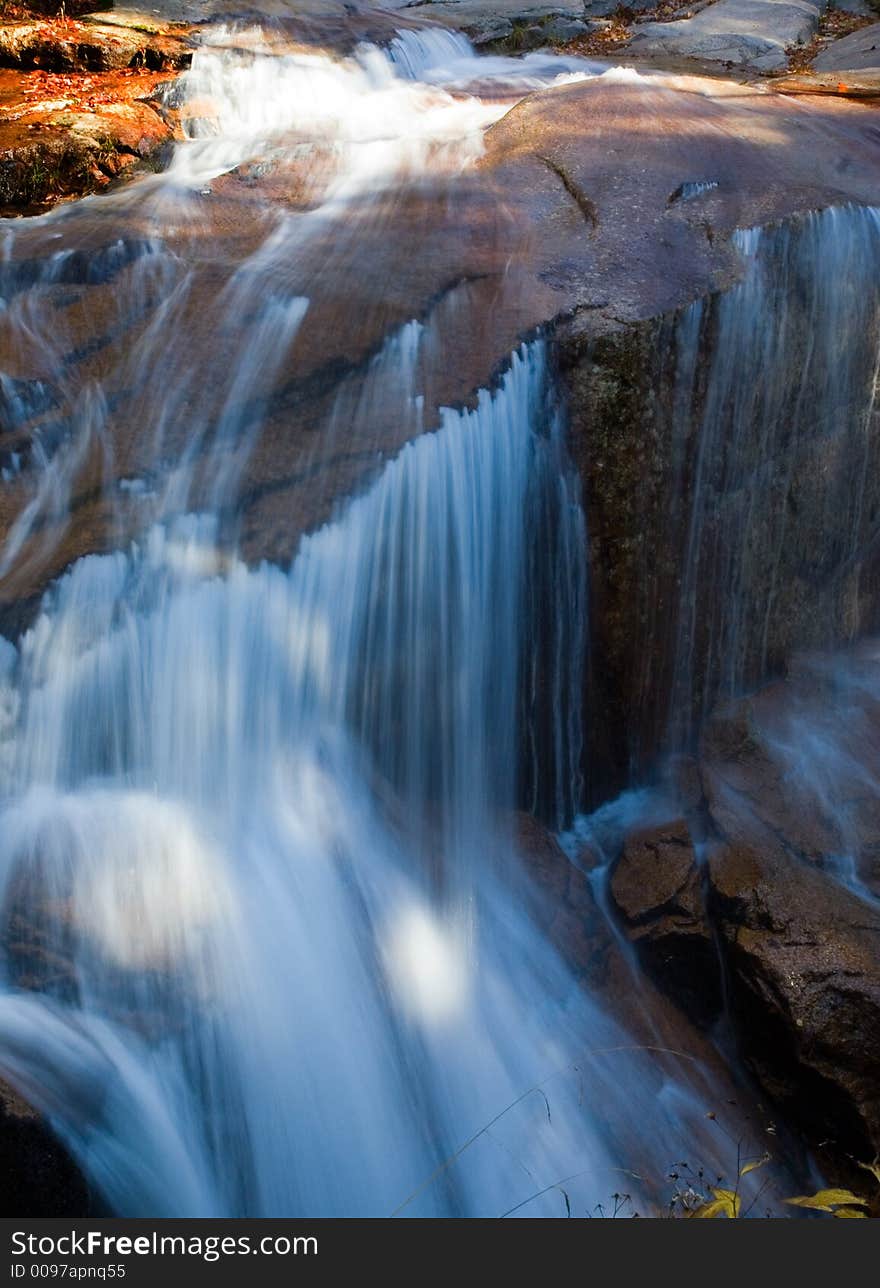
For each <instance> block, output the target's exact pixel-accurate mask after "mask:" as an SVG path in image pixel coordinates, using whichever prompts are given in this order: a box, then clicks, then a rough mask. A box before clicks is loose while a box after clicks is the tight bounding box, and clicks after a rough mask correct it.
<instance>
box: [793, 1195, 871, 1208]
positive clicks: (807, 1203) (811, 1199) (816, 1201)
mask: <svg viewBox="0 0 880 1288" xmlns="http://www.w3.org/2000/svg"><path fill="white" fill-rule="evenodd" d="M785 1202H786V1203H790V1204H791V1205H792V1207H802V1208H813V1209H814V1210H815V1211H816V1212H833V1211H834V1209H835V1208H836V1207H840V1206H841V1205H846V1204H856V1206H861V1207H866V1206H867V1203H868V1200H867V1199H862V1198H859V1196H858V1194H853V1192H852V1191H851V1190H819V1191H818V1193H816V1194H811V1195H806V1194H802V1195H801V1196H800V1197H799V1198H796V1199H786V1200H785Z"/></svg>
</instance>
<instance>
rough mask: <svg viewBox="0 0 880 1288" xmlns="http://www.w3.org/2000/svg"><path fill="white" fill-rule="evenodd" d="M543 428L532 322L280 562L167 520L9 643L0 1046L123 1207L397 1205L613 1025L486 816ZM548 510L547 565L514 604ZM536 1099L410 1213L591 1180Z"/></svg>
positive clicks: (573, 1119)
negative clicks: (286, 563) (453, 407)
mask: <svg viewBox="0 0 880 1288" xmlns="http://www.w3.org/2000/svg"><path fill="white" fill-rule="evenodd" d="M558 433H559V426H558V422H557V421H556V419H555V418H554V417H553V416H552V415H551V416H550V417H549V418H548V416H547V405H546V375H545V370H544V362H543V353H542V349H541V346H540V345H536V346H533V347H532V348H530V349H527V350H523V351H522V352H520V353H518V354H515V355H514V356H513V359H512V364H511V368H510V371H509V372H508V374H507V376H506V377H505V378H504V380H503V381H502V383H501V385H500V387H499V389H498V390H497V392H495V393H494V394H489V393H483V394H481V395H480V398H479V401H478V405H477V407H476V408H475V410H474V411H471V412H467V411H465V412H460V413H458V412H446V413H444V420H443V424H442V426H441V428H440V429H439V430H438V432H436V433H434V434H428V435H424V436H423V437H421V438H420V439H418V440H417V441H415V442H413V443H412V444H410V445H409V446H407V447H406V448H405V449H404V450H403V452H402V453H401V454H400V456H399V457H398V458H397V459H395V460H394V461H392V462H391V463H389V465H388V466H387V467H386V469H385V470H384V472H383V473H382V475H381V476H380V478H379V479H378V480H377V481H376V483H375V484H374V485H373V486H372V487H371V488H370V490H369V491H368V492H366V493H365V494H364V495H363V496H361V497H359V498H357V499H355V500H354V501H352V502H351V503H350V504H349V505H348V506H347V507H346V508H345V510H344V512H343V513H342V514H341V515H340V516H339V518H338V519H337V520H336V521H335V522H333V523H331V524H330V525H328V526H327V527H325V528H323V529H322V530H320V531H319V532H316V533H314V534H313V535H312V536H310V537H308V538H306V539H305V540H304V541H303V543H302V545H301V548H300V550H299V553H298V555H297V556H296V558H295V560H294V562H293V564H292V566H291V568H290V570H289V571H288V572H285V571H283V570H282V569H279V568H275V567H270V566H268V565H264V566H261V567H259V568H248V567H246V566H245V565H244V564H242V563H241V562H240V561H239V560H237V559H236V558H230V557H228V556H225V555H224V554H223V553H222V551H221V550H220V549H218V547H217V546H216V544H215V540H214V538H215V535H216V525H215V523H214V521H213V520H212V519H210V518H209V517H207V516H189V517H186V518H182V519H180V520H177V521H175V522H173V523H169V524H167V525H165V526H162V527H156V528H153V529H152V530H151V531H149V532H148V533H147V534H146V535H145V537H144V539H143V540H142V541H141V542H140V543H139V544H138V545H136V546H135V547H133V548H132V549H131V550H130V551H129V552H127V553H125V552H118V553H116V554H111V555H106V556H93V557H90V558H86V559H83V560H81V561H80V562H79V563H77V564H76V565H75V566H74V567H73V568H72V569H71V570H70V572H69V573H68V574H67V575H66V576H65V577H64V578H63V579H62V580H61V581H60V582H59V583H58V585H57V586H56V587H55V588H54V589H53V590H52V591H51V592H50V593H49V595H48V596H47V598H46V601H45V602H44V605H43V608H42V611H41V613H40V616H39V618H38V619H37V621H36V622H35V624H34V626H33V627H32V629H31V630H30V631H29V632H28V633H27V634H26V635H25V637H24V638H23V640H22V641H21V645H20V648H19V650H18V652H17V654H16V653H14V652H13V651H12V650H11V649H10V650H9V651H8V652H7V653H4V656H3V678H4V689H3V712H4V726H3V760H2V764H3V777H4V782H3V792H2V794H3V798H4V799H5V800H6V801H7V805H6V807H5V809H4V812H3V820H2V828H0V835H2V843H0V847H2V848H0V870H2V873H3V899H2V903H3V907H4V909H5V913H6V917H7V919H8V922H9V926H10V927H11V929H10V930H9V931H8V937H9V938H10V939H11V942H10V944H9V953H8V960H7V967H6V981H5V983H6V987H5V991H4V995H3V997H2V999H0V1031H2V1034H3V1052H4V1053H3V1056H2V1058H0V1064H2V1067H3V1071H4V1073H5V1074H6V1075H8V1076H12V1077H13V1078H14V1080H15V1081H16V1082H17V1084H18V1085H19V1086H21V1087H22V1088H23V1090H24V1091H25V1093H26V1094H27V1095H28V1097H29V1098H30V1099H31V1100H32V1101H33V1103H34V1104H36V1105H38V1106H39V1107H40V1108H42V1109H44V1110H45V1111H46V1112H47V1113H48V1114H50V1116H51V1117H52V1119H53V1121H54V1123H55V1124H56V1126H57V1128H58V1130H59V1131H60V1132H61V1134H62V1136H63V1137H64V1138H65V1139H66V1140H67V1141H68V1142H69V1144H70V1145H71V1147H72V1148H73V1149H74V1151H75V1153H76V1155H77V1157H78V1158H79V1159H80V1161H81V1163H82V1165H83V1166H84V1168H85V1169H86V1171H87V1174H88V1175H89V1176H90V1178H91V1179H92V1181H93V1183H94V1184H95V1185H96V1186H97V1187H98V1189H99V1191H100V1193H101V1194H102V1196H103V1198H104V1200H105V1201H106V1202H107V1203H108V1204H109V1205H110V1206H111V1208H112V1209H113V1210H116V1211H120V1212H126V1213H138V1214H139V1213H149V1214H152V1215H156V1214H159V1213H167V1214H175V1215H181V1214H189V1215H193V1214H198V1215H209V1214H228V1213H234V1214H241V1213H250V1214H255V1215H265V1214H276V1215H277V1214H289V1213H296V1212H307V1213H309V1214H328V1213H344V1214H348V1215H354V1214H358V1213H371V1214H374V1215H382V1214H388V1213H390V1212H391V1211H393V1210H394V1209H395V1207H397V1206H398V1205H400V1204H401V1203H402V1202H404V1201H405V1199H406V1197H407V1195H408V1194H410V1193H411V1192H413V1191H415V1190H417V1189H418V1187H419V1185H420V1184H421V1183H422V1182H423V1181H425V1179H426V1178H428V1177H430V1176H431V1174H432V1172H433V1171H434V1169H435V1168H436V1167H437V1166H438V1164H439V1163H441V1162H442V1161H443V1159H444V1158H446V1157H447V1156H448V1155H450V1154H452V1153H453V1152H454V1151H455V1150H456V1149H457V1148H458V1146H460V1145H461V1143H462V1141H464V1140H465V1139H467V1137H468V1136H469V1135H471V1134H472V1133H473V1131H474V1130H475V1129H477V1128H479V1127H480V1126H481V1125H482V1124H483V1123H484V1122H487V1121H489V1119H491V1118H492V1117H493V1116H494V1115H495V1114H496V1113H498V1112H499V1110H500V1109H503V1108H504V1107H505V1106H506V1105H508V1104H510V1103H511V1102H513V1101H515V1100H516V1099H517V1097H518V1096H519V1095H520V1094H521V1093H522V1092H523V1090H524V1089H526V1088H528V1087H529V1086H530V1085H531V1084H532V1083H535V1082H537V1081H540V1080H541V1079H542V1078H545V1077H546V1076H547V1075H548V1074H550V1073H552V1072H553V1071H554V1070H556V1069H557V1068H558V1067H559V1066H562V1067H563V1068H567V1072H568V1073H570V1067H569V1066H570V1065H571V1064H572V1063H573V1062H574V1061H575V1060H576V1059H577V1058H578V1057H579V1055H580V1054H581V1052H582V1050H583V1046H584V1042H585V1039H586V1038H587V1035H589V1038H590V1040H591V1041H593V1042H595V1044H596V1045H598V1046H617V1045H620V1039H619V1035H617V1036H615V1034H614V1031H613V1026H612V1025H611V1024H610V1023H609V1022H607V1021H605V1020H603V1019H602V1018H601V1017H600V1016H599V1015H598V1013H597V1012H596V1011H595V1009H594V1008H593V1007H592V1005H591V1004H590V1003H589V1002H588V1001H587V999H586V998H585V997H580V998H579V997H578V996H577V995H576V992H575V991H574V986H573V984H571V983H566V973H565V971H564V969H563V967H562V966H561V964H560V963H559V962H558V961H557V960H556V958H555V955H554V953H553V952H552V951H551V950H550V948H549V946H548V945H546V944H543V943H542V941H541V939H540V937H539V936H538V935H537V933H536V931H535V929H534V926H533V925H532V923H531V922H530V919H529V914H528V911H527V905H526V904H524V903H522V902H521V896H520V895H519V894H518V893H517V892H518V891H521V875H520V873H519V860H518V857H517V855H516V852H515V845H514V843H513V841H512V837H511V833H510V831H509V826H508V825H506V824H505V813H504V811H505V810H509V809H510V808H511V807H512V805H513V803H514V798H515V790H516V788H515V779H516V772H517V766H516V746H517V737H518V735H517V715H518V711H519V710H520V709H521V708H520V703H519V701H518V697H517V694H518V690H519V688H520V685H521V681H522V671H523V669H524V666H523V662H524V660H523V659H521V656H520V653H521V646H522V642H523V641H524V640H528V639H530V638H534V635H535V633H536V631H537V630H538V626H539V624H538V623H534V624H533V625H531V626H530V625H529V619H530V617H531V615H532V614H533V613H534V612H535V611H536V609H537V608H538V606H539V604H540V605H541V607H542V609H544V608H546V606H547V604H549V603H551V602H555V603H556V612H557V613H558V614H559V615H560V616H561V617H563V618H564V616H565V614H567V613H568V612H571V611H577V610H578V608H579V603H578V596H579V595H580V593H581V591H580V583H581V580H582V571H578V559H579V558H580V559H581V560H582V558H583V544H582V533H581V529H580V524H581V517H580V510H579V507H578V505H577V500H576V495H574V494H572V493H569V492H567V491H566V487H565V485H564V473H563V474H561V473H560V469H561V464H562V463H561V458H560V455H559V452H560V447H559V441H558ZM560 480H562V486H561V483H560ZM539 511H540V512H543V516H544V523H543V525H542V523H536V522H532V520H531V519H530V517H529V516H530V515H533V514H535V513H537V512H539ZM548 525H549V527H550V528H552V529H553V530H554V532H555V537H554V541H555V544H556V546H557V548H558V551H559V554H560V559H559V570H560V575H561V576H562V578H563V581H562V583H561V584H560V587H559V588H560V591H561V592H562V593H560V594H559V596H558V597H554V596H552V595H544V596H543V597H538V596H531V595H530V594H529V593H528V591H529V582H530V577H531V576H532V575H533V574H532V572H531V571H530V565H533V564H534V559H533V557H532V556H530V554H529V546H530V544H532V543H534V542H535V540H536V539H540V540H544V539H545V538H546V537H547V535H548ZM578 552H580V554H578ZM572 573H573V575H574V578H575V580H574V583H573V584H572V585H571V587H570V588H569V589H566V588H565V584H564V578H565V577H566V576H568V577H571V576H572ZM545 630H546V632H547V633H548V635H549V637H550V648H549V650H548V652H549V655H550V656H551V657H552V656H554V655H557V654H558V653H559V652H560V651H561V650H560V647H559V645H560V643H561V642H567V643H570V641H571V640H572V639H573V638H574V636H573V635H572V630H573V627H572V624H571V623H568V622H566V621H565V620H561V621H559V622H558V623H557V624H554V623H552V622H551V623H545ZM563 670H564V676H567V675H571V674H573V673H572V671H571V669H570V668H569V666H568V661H567V660H566V663H565V665H564V668H563ZM564 676H563V678H562V679H557V680H555V681H554V682H553V686H551V687H555V690H556V691H557V692H558V695H559V700H560V705H561V706H562V707H563V709H568V708H573V707H575V706H576V695H575V694H571V693H567V692H566V691H565V689H564V683H565V681H564ZM560 685H562V688H561V689H560V687H559V686H560ZM557 736H558V737H561V736H562V734H559V735H557ZM552 750H553V748H552V745H551V746H550V747H549V748H548V749H547V751H548V754H550V755H552ZM572 750H573V749H567V751H566V754H565V755H564V756H563V761H564V766H563V768H565V769H566V770H567V771H570V765H571V760H572ZM569 790H570V789H569ZM617 1072H618V1075H619V1073H620V1070H619V1069H618V1070H617ZM570 1081H571V1080H570ZM551 1094H552V1099H553V1109H554V1114H553V1121H552V1123H551V1122H549V1121H546V1122H544V1121H543V1119H544V1118H545V1112H544V1108H543V1105H541V1104H540V1101H539V1107H540V1112H537V1113H536V1112H535V1106H534V1105H532V1106H529V1107H527V1110H526V1112H523V1111H522V1110H520V1111H519V1112H518V1113H516V1114H513V1115H512V1116H511V1121H510V1123H509V1124H503V1125H502V1126H501V1127H500V1128H499V1139H498V1140H497V1141H494V1142H493V1141H486V1142H484V1143H483V1146H482V1148H481V1149H477V1150H474V1151H473V1157H472V1158H471V1157H469V1158H467V1159H466V1160H464V1161H463V1163H462V1166H461V1167H460V1168H456V1169H455V1171H454V1172H451V1173H450V1174H449V1175H448V1176H446V1177H445V1179H444V1181H443V1182H442V1183H441V1184H440V1185H438V1186H436V1187H433V1188H432V1189H430V1190H429V1191H427V1192H426V1193H425V1194H423V1195H420V1198H419V1203H418V1204H417V1205H416V1206H415V1208H414V1210H415V1211H417V1212H421V1213H422V1214H425V1213H426V1212H427V1213H432V1212H433V1213H443V1212H450V1213H471V1212H476V1213H483V1214H489V1213H492V1212H496V1213H497V1212H498V1211H500V1210H504V1209H505V1208H506V1207H510V1206H512V1205H513V1204H514V1203H515V1202H516V1201H518V1200H520V1199H522V1198H525V1197H527V1196H528V1195H529V1194H530V1193H531V1192H532V1190H533V1189H534V1188H535V1187H534V1186H533V1183H532V1181H531V1180H530V1176H532V1175H535V1168H536V1167H537V1168H539V1169H540V1173H541V1175H544V1176H547V1177H549V1178H550V1179H551V1180H552V1179H553V1178H554V1177H556V1176H557V1175H558V1176H564V1175H566V1174H568V1173H569V1172H572V1171H578V1170H580V1171H583V1172H585V1173H586V1174H588V1181H589V1185H590V1186H592V1187H593V1188H594V1189H597V1188H598V1189H601V1188H602V1187H603V1186H604V1187H606V1188H607V1185H608V1184H609V1183H610V1182H609V1180H608V1177H607V1169H608V1167H609V1166H611V1163H610V1161H609V1159H608V1157H607V1155H606V1152H605V1150H606V1146H605V1145H604V1144H603V1141H602V1136H603V1134H604V1132H603V1129H600V1128H599V1127H598V1125H597V1123H595V1122H593V1121H591V1119H590V1118H589V1117H587V1116H585V1115H584V1114H583V1113H582V1112H580V1111H579V1110H578V1108H577V1101H576V1098H575V1097H574V1091H573V1088H572V1086H570V1085H566V1083H564V1082H563V1084H562V1085H561V1086H560V1087H557V1088H556V1090H555V1091H552V1090H551ZM609 1117H611V1115H609ZM605 1130H608V1129H607V1128H606V1129H605ZM510 1150H513V1154H514V1161H511V1158H510V1157H509V1156H508V1153H507V1152H505V1151H510ZM517 1156H521V1157H522V1159H523V1161H522V1163H518V1162H517V1161H515V1160H516V1157H517ZM551 1206H552V1205H551ZM538 1210H539V1211H540V1210H541V1206H540V1205H539V1207H538ZM553 1210H555V1207H553Z"/></svg>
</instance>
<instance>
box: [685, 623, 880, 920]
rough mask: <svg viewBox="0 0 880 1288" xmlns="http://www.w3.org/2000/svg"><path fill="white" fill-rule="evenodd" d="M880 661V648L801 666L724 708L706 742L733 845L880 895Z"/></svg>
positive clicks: (710, 784) (707, 783) (704, 754)
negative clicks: (819, 871) (811, 868)
mask: <svg viewBox="0 0 880 1288" xmlns="http://www.w3.org/2000/svg"><path fill="white" fill-rule="evenodd" d="M878 764H880V659H878V647H877V644H876V642H875V641H865V642H864V643H862V644H861V645H859V646H857V647H856V648H854V649H853V650H851V651H850V652H848V653H845V654H842V655H838V656H833V655H832V656H827V655H821V654H820V655H812V656H805V657H799V658H797V659H796V660H795V662H794V663H793V665H792V666H791V668H790V670H789V673H788V674H787V675H786V676H785V678H784V679H782V680H779V681H777V682H775V683H773V684H770V685H768V686H766V687H765V688H763V689H761V690H759V691H758V692H756V693H754V694H751V695H749V696H746V697H743V698H739V699H736V700H734V701H731V702H728V703H725V704H723V705H722V706H721V707H720V708H719V709H718V710H717V711H715V712H714V713H713V715H712V717H711V718H710V720H709V721H708V722H707V724H706V727H705V728H704V730H703V732H702V736H701V740H700V765H701V776H702V783H703V790H704V794H705V801H706V808H707V810H708V814H709V817H710V820H711V823H712V826H713V827H714V829H715V830H716V831H717V832H718V833H720V834H721V835H723V836H724V837H725V838H727V840H728V841H729V842H730V843H731V844H734V845H737V846H740V847H743V848H754V849H758V850H759V851H760V852H762V853H764V854H769V855H772V856H788V857H791V858H796V859H800V860H803V861H805V862H807V863H810V864H812V865H814V866H815V867H817V868H820V869H822V870H824V871H826V872H828V873H829V875H830V876H831V877H833V878H836V879H839V880H842V881H844V882H846V883H849V884H850V885H851V886H852V887H853V888H854V889H856V890H857V891H860V892H862V893H863V894H865V895H866V896H869V897H870V896H871V895H873V896H875V897H876V896H880V773H878V769H877V766H878Z"/></svg>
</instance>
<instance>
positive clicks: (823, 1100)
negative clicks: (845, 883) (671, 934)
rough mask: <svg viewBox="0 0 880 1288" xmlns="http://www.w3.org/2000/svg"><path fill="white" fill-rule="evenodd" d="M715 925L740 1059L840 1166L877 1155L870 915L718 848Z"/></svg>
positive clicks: (878, 967) (785, 863) (785, 867)
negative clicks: (848, 1160)
mask: <svg viewBox="0 0 880 1288" xmlns="http://www.w3.org/2000/svg"><path fill="white" fill-rule="evenodd" d="M709 872H710V880H711V899H712V909H713V916H714V920H715V925H716V926H717V928H718V931H719V934H720V936H721V940H722V944H723V952H724V958H725V963H726V967H727V971H728V976H729V985H730V1002H731V1006H732V1011H733V1018H734V1021H735V1024H736V1028H737V1032H738V1034H739V1038H740V1042H741V1044H742V1048H743V1052H744V1054H745V1056H746V1058H747V1060H748V1062H749V1063H750V1065H751V1067H752V1069H753V1071H754V1072H755V1074H756V1076H757V1077H758V1079H759V1081H760V1082H761V1084H762V1086H763V1087H764V1088H765V1089H766V1090H767V1092H768V1093H769V1094H771V1095H772V1096H773V1098H774V1100H775V1101H776V1102H777V1103H778V1104H780V1105H781V1106H782V1107H783V1109H784V1111H785V1112H786V1113H787V1114H788V1115H789V1116H790V1117H791V1118H792V1119H794V1120H795V1121H797V1122H799V1123H800V1124H802V1125H803V1126H804V1127H805V1128H806V1130H807V1131H808V1133H809V1134H810V1136H811V1137H812V1138H813V1139H814V1140H815V1141H817V1142H823V1141H824V1142H825V1143H826V1146H827V1147H828V1148H830V1150H831V1152H832V1154H834V1155H836V1156H837V1157H838V1158H839V1157H840V1156H841V1155H845V1154H850V1155H852V1156H854V1157H855V1158H857V1159H860V1160H862V1161H869V1160H870V1158H871V1157H873V1156H874V1155H875V1154H876V1153H877V1151H878V1149H880V958H878V953H877V944H878V942H880V914H878V911H877V909H876V907H873V906H871V905H869V904H867V903H865V902H864V901H863V900H860V899H858V898H856V896H855V895H853V894H851V893H850V892H849V891H847V890H844V889H842V888H840V887H839V886H836V885H834V884H833V883H832V882H830V881H829V880H828V879H827V877H825V876H824V875H823V874H822V873H821V872H819V871H817V870H816V869H815V868H812V867H811V866H809V865H808V864H806V863H804V862H802V861H799V860H797V859H793V858H791V857H789V856H787V855H782V854H777V855H768V854H766V853H761V852H759V851H757V850H754V849H746V848H744V847H739V846H736V845H722V846H721V847H719V848H718V849H717V850H716V851H715V853H714V854H713V855H712V856H711V857H710V860H709Z"/></svg>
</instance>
